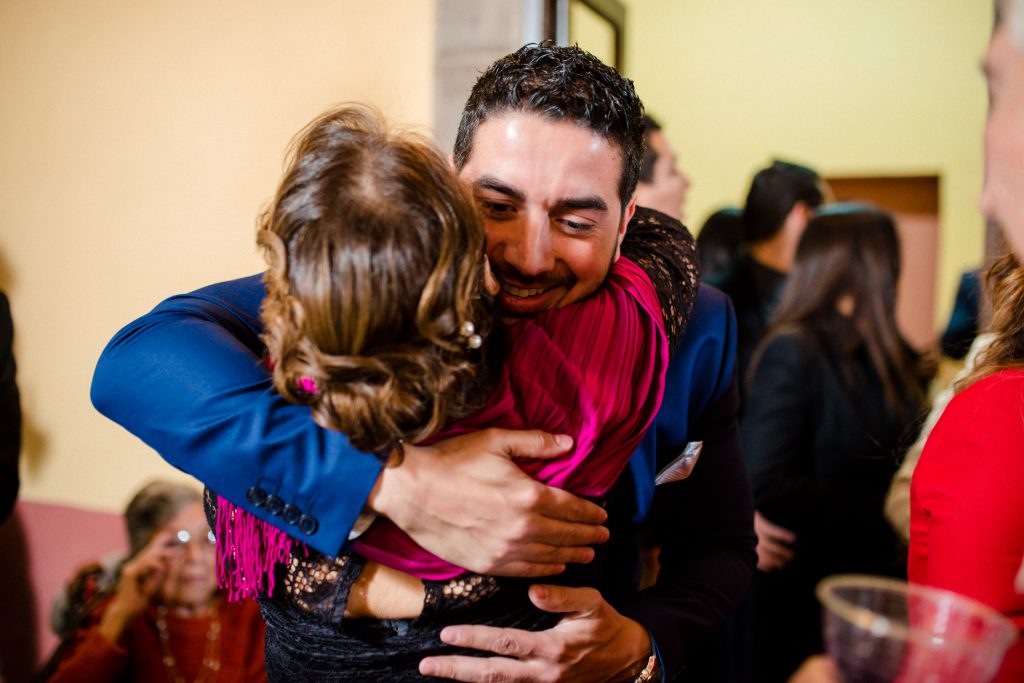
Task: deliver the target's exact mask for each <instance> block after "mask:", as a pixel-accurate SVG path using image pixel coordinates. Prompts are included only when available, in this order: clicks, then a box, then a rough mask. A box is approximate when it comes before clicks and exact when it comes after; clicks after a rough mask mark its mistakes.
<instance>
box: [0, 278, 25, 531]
mask: <svg viewBox="0 0 1024 683" xmlns="http://www.w3.org/2000/svg"><path fill="white" fill-rule="evenodd" d="M14 371H15V365H14V322H13V320H12V319H11V306H10V304H9V303H8V301H7V296H6V295H5V294H4V293H3V292H0V522H3V521H4V520H5V519H7V517H9V516H10V514H11V510H13V509H14V500H15V498H17V496H18V485H19V482H20V480H19V478H18V454H19V453H20V452H21V404H20V402H19V400H18V385H17V384H16V383H15V381H14Z"/></svg>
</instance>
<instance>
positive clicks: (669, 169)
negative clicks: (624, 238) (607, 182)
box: [636, 116, 690, 221]
mask: <svg viewBox="0 0 1024 683" xmlns="http://www.w3.org/2000/svg"><path fill="white" fill-rule="evenodd" d="M644 144H645V147H646V149H645V151H644V160H643V164H642V165H641V166H640V178H639V180H638V181H637V183H636V205H637V206H646V207H647V208H649V209H654V210H656V211H661V212H662V213H663V214H665V215H667V216H672V218H675V219H676V220H677V221H683V220H684V219H685V218H686V194H687V192H689V190H690V178H689V176H687V175H686V174H685V173H683V172H682V171H680V170H679V167H678V166H677V165H676V161H677V158H676V151H675V149H673V147H672V145H671V144H670V143H669V141H668V138H667V137H665V134H664V133H663V132H662V130H661V124H659V123H658V122H657V121H655V120H654V119H653V118H651V117H650V116H644Z"/></svg>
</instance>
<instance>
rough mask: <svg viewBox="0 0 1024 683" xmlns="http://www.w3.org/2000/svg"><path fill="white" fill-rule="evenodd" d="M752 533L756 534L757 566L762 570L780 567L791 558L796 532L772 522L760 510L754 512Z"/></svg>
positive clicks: (768, 570)
mask: <svg viewBox="0 0 1024 683" xmlns="http://www.w3.org/2000/svg"><path fill="white" fill-rule="evenodd" d="M754 533H756V534H757V568H758V569H760V570H761V571H764V572H770V571H772V570H773V569H782V568H783V567H785V566H786V565H787V564H789V563H790V561H791V560H792V559H793V547H792V546H793V544H794V543H796V534H794V533H793V532H792V531H790V530H789V529H785V528H783V527H781V526H779V525H777V524H772V523H771V522H769V521H768V520H767V519H765V518H764V517H763V516H762V515H761V513H760V512H754Z"/></svg>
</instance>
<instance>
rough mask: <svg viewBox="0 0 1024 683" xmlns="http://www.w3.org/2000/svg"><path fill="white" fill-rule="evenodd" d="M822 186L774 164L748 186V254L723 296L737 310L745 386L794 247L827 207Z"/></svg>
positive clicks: (806, 173)
mask: <svg viewBox="0 0 1024 683" xmlns="http://www.w3.org/2000/svg"><path fill="white" fill-rule="evenodd" d="M819 183H820V181H819V178H818V174H817V173H815V172H814V171H812V170H811V169H809V168H806V167H804V166H798V165H797V164H791V163H787V162H785V161H776V162H774V163H773V164H772V165H771V166H769V167H768V168H765V169H763V170H761V171H759V172H758V173H757V174H756V175H755V176H754V180H753V182H752V183H751V185H750V191H749V192H748V193H747V201H746V204H745V205H744V207H743V222H742V225H743V244H744V249H745V252H744V253H743V254H742V255H740V257H739V258H737V259H736V263H735V265H734V267H733V268H732V271H731V272H730V274H729V277H728V279H726V280H725V281H723V282H722V291H724V292H725V293H726V294H728V295H729V298H731V299H732V303H733V306H735V308H736V324H737V334H738V337H739V339H738V342H737V346H736V369H737V372H738V373H739V377H740V378H741V380H746V379H747V370H748V368H749V367H750V359H751V357H752V356H753V355H754V349H755V347H757V344H758V342H760V341H761V339H762V338H763V337H764V334H765V332H766V331H767V330H768V321H769V320H770V319H771V317H772V314H773V313H774V312H775V309H776V308H777V307H778V305H779V301H780V299H781V297H782V289H783V287H784V286H785V284H786V274H787V273H788V272H789V269H790V268H791V267H792V265H793V257H794V255H795V254H796V245H797V243H798V242H799V241H800V237H801V235H803V234H804V230H805V229H806V228H807V222H808V221H809V220H810V218H811V214H812V213H813V212H814V209H816V208H817V207H818V206H820V205H821V203H822V202H823V201H824V194H823V193H822V191H821V188H820V186H819ZM744 384H745V381H743V382H741V386H740V394H741V395H744V394H745V391H744V388H745V387H744Z"/></svg>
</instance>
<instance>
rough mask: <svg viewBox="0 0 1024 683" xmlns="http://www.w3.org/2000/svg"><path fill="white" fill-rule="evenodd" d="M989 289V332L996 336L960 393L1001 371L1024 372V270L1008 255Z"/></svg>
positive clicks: (991, 271)
mask: <svg viewBox="0 0 1024 683" xmlns="http://www.w3.org/2000/svg"><path fill="white" fill-rule="evenodd" d="M985 286H986V289H987V293H988V295H989V297H990V300H991V301H992V323H991V324H990V325H989V330H990V331H991V332H994V333H995V335H996V336H995V339H994V340H993V341H992V343H991V344H989V346H988V347H987V348H986V349H985V350H984V351H982V352H981V354H980V355H979V356H978V360H977V362H976V363H975V364H974V370H972V371H971V373H970V374H969V375H967V377H965V378H963V379H962V380H960V381H959V382H957V385H956V388H957V391H960V390H962V389H966V388H967V387H969V386H970V385H971V384H973V383H975V382H977V381H978V380H979V379H981V378H983V377H986V376H988V375H991V374H993V373H996V372H999V371H1000V370H1007V369H1011V368H1012V369H1021V368H1024V267H1021V265H1020V263H1019V262H1018V261H1017V258H1016V257H1015V256H1014V255H1013V253H1009V252H1008V253H1006V254H1005V255H1003V256H1002V257H1000V258H999V259H998V260H997V261H996V262H995V263H993V264H992V265H991V266H990V267H989V268H988V270H987V271H986V273H985Z"/></svg>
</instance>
